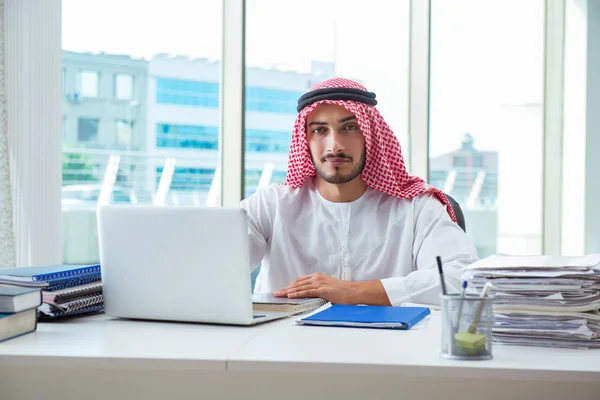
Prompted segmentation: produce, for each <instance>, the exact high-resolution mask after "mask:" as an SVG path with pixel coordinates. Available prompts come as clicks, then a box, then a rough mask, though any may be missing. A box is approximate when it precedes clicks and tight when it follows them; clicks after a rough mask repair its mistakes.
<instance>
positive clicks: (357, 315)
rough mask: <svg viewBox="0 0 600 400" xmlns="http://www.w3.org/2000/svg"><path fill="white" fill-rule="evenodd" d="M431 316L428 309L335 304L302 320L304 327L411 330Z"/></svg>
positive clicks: (300, 321)
mask: <svg viewBox="0 0 600 400" xmlns="http://www.w3.org/2000/svg"><path fill="white" fill-rule="evenodd" d="M429 314H430V311H429V308H427V307H392V306H354V305H346V304H334V305H332V306H331V307H329V308H326V309H325V310H323V311H320V312H318V313H316V314H312V315H310V316H308V317H306V318H302V319H301V320H299V321H298V323H300V324H303V325H320V326H346V327H358V328H384V329H410V328H412V327H413V326H414V325H415V324H416V323H418V322H419V321H421V320H422V319H423V318H425V317H426V316H427V315H429Z"/></svg>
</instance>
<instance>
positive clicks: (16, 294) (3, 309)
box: [0, 285, 42, 314]
mask: <svg viewBox="0 0 600 400" xmlns="http://www.w3.org/2000/svg"><path fill="white" fill-rule="evenodd" d="M41 304H42V291H41V290H40V289H38V288H22V287H16V286H2V285H0V313H3V314H13V313H18V312H21V311H25V310H29V309H30V308H37V307H39V306H40V305H41Z"/></svg>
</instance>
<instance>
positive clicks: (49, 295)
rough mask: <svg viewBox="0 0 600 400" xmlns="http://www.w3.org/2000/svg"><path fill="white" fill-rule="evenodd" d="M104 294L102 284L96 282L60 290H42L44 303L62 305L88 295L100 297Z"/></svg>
mask: <svg viewBox="0 0 600 400" xmlns="http://www.w3.org/2000/svg"><path fill="white" fill-rule="evenodd" d="M101 293H102V282H101V281H94V282H92V283H87V284H85V285H79V286H74V287H68V288H63V289H58V290H53V291H49V290H46V289H44V290H42V298H43V301H44V303H50V304H60V303H64V302H66V301H69V300H72V299H75V298H78V297H84V296H88V295H98V294H101Z"/></svg>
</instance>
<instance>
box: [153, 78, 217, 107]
mask: <svg viewBox="0 0 600 400" xmlns="http://www.w3.org/2000/svg"><path fill="white" fill-rule="evenodd" d="M215 71H216V70H215ZM216 72H217V71H216ZM217 77H218V76H215V79H216V78H217ZM156 102H157V103H159V104H172V105H179V106H189V107H209V108H218V107H219V84H218V83H217V82H203V81H190V80H185V79H173V78H157V79H156Z"/></svg>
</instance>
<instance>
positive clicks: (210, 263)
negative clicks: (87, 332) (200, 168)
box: [97, 205, 291, 325]
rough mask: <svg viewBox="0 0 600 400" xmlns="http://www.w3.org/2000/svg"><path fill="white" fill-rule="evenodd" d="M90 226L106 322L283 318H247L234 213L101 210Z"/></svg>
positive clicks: (243, 230) (243, 260)
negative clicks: (96, 241) (109, 318)
mask: <svg viewBox="0 0 600 400" xmlns="http://www.w3.org/2000/svg"><path fill="white" fill-rule="evenodd" d="M97 222H98V239H99V249H100V268H101V272H102V286H103V287H102V290H103V294H104V307H105V313H106V314H107V315H109V316H113V317H121V318H132V319H149V320H165V321H186V322H200V323H213V324H233V325H253V324H257V323H262V322H266V321H272V320H275V319H279V318H283V317H287V316H289V315H291V313H283V312H261V313H254V312H253V309H252V293H251V281H250V272H251V271H250V268H249V259H250V257H249V244H248V225H247V218H246V213H245V211H244V210H243V209H242V208H217V207H179V206H178V207H169V206H151V205H148V206H145V205H104V206H100V207H99V208H98V211H97Z"/></svg>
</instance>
